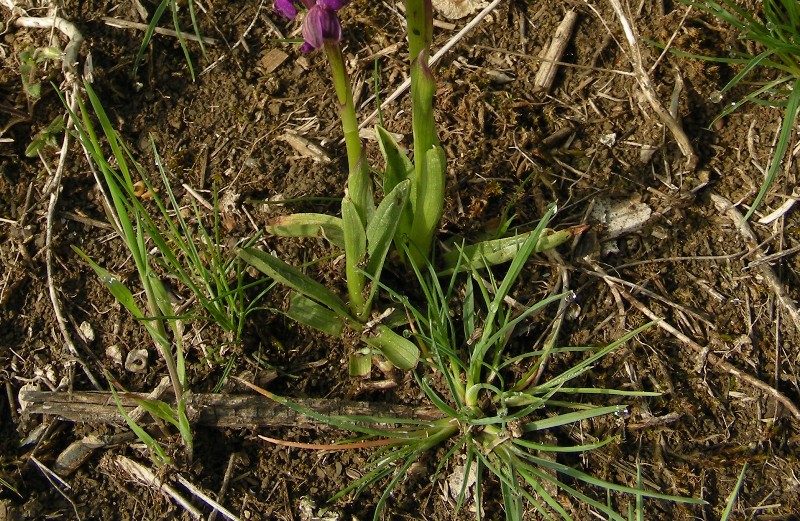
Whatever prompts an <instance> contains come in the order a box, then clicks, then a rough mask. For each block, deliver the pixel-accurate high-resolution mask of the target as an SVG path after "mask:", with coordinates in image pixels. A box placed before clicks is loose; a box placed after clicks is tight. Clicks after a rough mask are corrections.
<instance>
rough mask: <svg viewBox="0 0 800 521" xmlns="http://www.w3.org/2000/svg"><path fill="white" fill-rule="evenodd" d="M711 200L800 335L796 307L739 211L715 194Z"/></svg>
mask: <svg viewBox="0 0 800 521" xmlns="http://www.w3.org/2000/svg"><path fill="white" fill-rule="evenodd" d="M711 200H712V201H713V202H714V206H716V207H717V210H719V211H720V212H721V213H724V214H725V215H727V216H728V218H729V219H730V220H731V221H733V224H734V226H736V228H737V229H738V230H739V234H741V236H742V239H744V242H745V244H746V245H747V247H748V248H750V249H751V250H754V251H755V254H754V257H755V261H754V262H757V263H758V270H759V271H760V272H761V276H762V277H764V280H765V281H766V282H767V284H769V286H770V288H771V289H772V292H773V293H774V294H775V297H776V298H777V299H778V302H780V304H781V305H782V306H783V308H784V309H785V310H786V312H787V313H789V316H790V317H791V319H792V322H793V323H794V327H795V329H796V330H797V332H798V333H800V312H799V311H798V310H797V306H796V305H795V303H794V301H793V300H792V298H791V297H790V296H789V295H788V293H787V292H786V289H784V287H783V284H782V283H781V281H780V280H779V279H778V276H777V275H775V272H774V271H773V270H772V268H771V267H770V265H769V263H768V262H764V261H765V259H766V257H767V256H766V255H764V254H763V253H762V252H761V250H760V248H759V246H758V239H757V238H756V236H755V234H754V233H753V231H752V230H751V229H750V226H749V225H748V224H747V221H745V220H744V217H743V216H742V214H741V213H740V212H739V210H737V209H736V207H735V206H734V205H733V203H732V202H730V201H729V200H728V199H725V198H724V197H722V196H720V195H717V194H711Z"/></svg>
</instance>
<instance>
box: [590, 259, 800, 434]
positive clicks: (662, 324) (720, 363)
mask: <svg viewBox="0 0 800 521" xmlns="http://www.w3.org/2000/svg"><path fill="white" fill-rule="evenodd" d="M593 267H594V268H595V269H596V270H597V271H598V272H599V273H601V274H603V275H605V271H604V270H603V269H602V268H601V267H600V266H598V265H597V264H594V263H593ZM606 282H607V283H608V284H615V283H614V282H613V281H610V280H607V281H606ZM617 291H619V293H620V295H622V297H623V298H624V299H625V300H627V301H628V302H630V304H631V305H632V306H633V307H635V308H636V309H638V310H639V311H641V312H642V313H643V314H644V315H646V316H647V318H649V319H650V320H655V321H656V325H657V326H658V327H659V328H661V329H663V330H664V331H666V332H667V333H669V334H671V335H672V336H674V337H675V338H677V339H678V340H680V341H681V342H683V343H684V344H686V345H688V346H689V347H691V348H692V349H693V350H694V351H695V352H697V353H698V354H700V355H702V356H704V357H705V358H706V360H708V363H710V364H711V365H712V366H714V367H716V368H717V369H720V370H722V371H724V372H726V373H728V374H730V375H733V376H735V377H736V378H739V379H740V380H741V381H743V382H744V383H746V384H748V385H750V386H751V387H754V388H756V389H758V390H760V391H762V392H764V393H766V394H768V395H770V396H772V397H773V398H775V400H777V401H778V402H779V403H781V404H782V405H783V406H784V407H786V409H788V410H789V412H790V413H792V415H793V416H794V417H795V418H796V419H798V420H800V408H798V407H797V405H795V404H794V402H792V400H790V399H789V398H788V397H787V396H786V395H785V394H783V393H782V392H780V391H779V390H777V389H775V388H774V387H772V386H770V385H768V384H767V383H765V382H762V381H761V380H759V379H758V378H756V377H754V376H750V375H749V374H747V373H745V372H744V371H741V370H740V369H738V368H737V367H735V366H734V365H732V364H730V363H728V362H726V361H725V360H723V359H722V358H720V357H718V356H717V355H715V354H713V353H709V352H707V349H706V348H704V347H703V346H701V345H700V344H698V343H697V342H695V341H694V340H692V339H691V338H689V337H688V336H686V335H684V334H683V333H681V332H680V331H678V330H677V329H676V328H674V327H673V326H672V325H670V323H669V322H667V321H666V320H664V319H662V318H661V317H659V316H658V315H656V314H655V313H654V312H653V310H651V309H650V308H648V307H647V306H645V305H644V304H642V303H641V302H640V301H639V300H638V299H637V298H636V297H634V296H633V295H631V294H630V293H628V292H627V291H626V290H625V289H624V288H623V287H622V286H617Z"/></svg>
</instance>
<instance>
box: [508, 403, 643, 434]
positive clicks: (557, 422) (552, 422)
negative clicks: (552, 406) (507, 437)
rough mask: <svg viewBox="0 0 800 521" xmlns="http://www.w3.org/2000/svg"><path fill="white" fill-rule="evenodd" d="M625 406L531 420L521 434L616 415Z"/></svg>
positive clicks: (613, 406)
mask: <svg viewBox="0 0 800 521" xmlns="http://www.w3.org/2000/svg"><path fill="white" fill-rule="evenodd" d="M627 408H628V406H627V405H609V406H606V407H596V408H593V409H589V410H586V411H577V412H568V413H564V414H559V415H557V416H553V417H551V418H543V419H541V420H533V421H530V422H527V423H525V424H524V425H522V431H523V432H532V431H541V430H544V429H552V428H553V427H561V426H562V425H569V424H570V423H575V422H579V421H583V420H588V419H590V418H596V417H598V416H605V415H607V414H616V413H618V412H622V411H625V410H627Z"/></svg>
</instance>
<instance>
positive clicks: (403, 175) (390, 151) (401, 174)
mask: <svg viewBox="0 0 800 521" xmlns="http://www.w3.org/2000/svg"><path fill="white" fill-rule="evenodd" d="M375 137H376V138H377V139H378V148H380V150H381V154H383V159H384V161H385V162H386V170H385V171H384V176H383V191H384V193H389V192H391V191H392V190H394V187H395V186H397V185H398V184H399V183H400V181H403V180H404V179H408V178H409V177H410V176H411V174H412V173H413V171H414V165H413V164H411V161H410V160H409V159H408V156H407V155H406V153H405V151H403V150H402V149H401V148H400V146H399V145H398V144H397V142H396V141H395V140H394V137H393V136H392V135H391V134H390V133H389V132H388V131H387V130H386V129H385V128H383V127H382V126H380V125H375Z"/></svg>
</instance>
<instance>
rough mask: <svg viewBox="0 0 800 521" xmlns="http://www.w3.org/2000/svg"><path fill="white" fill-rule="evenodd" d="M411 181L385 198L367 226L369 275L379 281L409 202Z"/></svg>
mask: <svg viewBox="0 0 800 521" xmlns="http://www.w3.org/2000/svg"><path fill="white" fill-rule="evenodd" d="M410 188H411V181H410V180H408V179H406V180H405V181H401V182H400V183H399V184H398V185H397V186H395V188H394V189H393V190H392V191H391V192H389V193H388V194H387V195H386V197H384V198H383V201H381V204H380V205H379V206H378V209H377V210H376V211H375V215H374V216H373V217H372V219H371V220H370V222H369V224H367V256H368V261H367V269H366V271H367V273H368V274H369V275H371V276H372V277H373V278H375V279H378V278H379V275H380V270H381V268H382V267H383V261H384V260H385V259H386V254H387V252H388V251H389V246H390V245H391V244H392V238H394V234H395V230H397V225H398V223H399V222H400V218H401V216H402V214H403V210H404V209H405V207H406V203H407V202H408V194H409V190H410Z"/></svg>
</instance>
